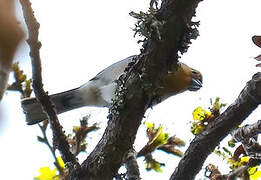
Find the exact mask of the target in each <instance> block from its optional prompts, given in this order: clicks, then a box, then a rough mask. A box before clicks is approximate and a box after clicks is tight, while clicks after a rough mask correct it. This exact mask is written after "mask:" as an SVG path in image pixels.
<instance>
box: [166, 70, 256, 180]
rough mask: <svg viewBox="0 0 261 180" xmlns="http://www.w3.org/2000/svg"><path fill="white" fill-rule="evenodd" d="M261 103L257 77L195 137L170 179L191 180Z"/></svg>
mask: <svg viewBox="0 0 261 180" xmlns="http://www.w3.org/2000/svg"><path fill="white" fill-rule="evenodd" d="M260 103H261V73H257V74H255V75H254V76H253V77H252V80H250V81H249V82H248V83H247V85H246V86H245V88H244V89H243V90H242V91H241V93H240V94H239V96H238V98H237V99H236V100H235V102H234V103H233V104H231V105H230V106H229V107H228V108H227V109H226V110H225V112H223V113H222V114H221V115H220V116H219V117H217V119H216V120H215V122H214V123H213V124H211V125H210V127H208V128H207V129H206V130H205V131H204V132H202V134H200V135H198V136H196V137H195V138H194V140H193V141H192V142H191V144H190V146H189V148H188V149H187V151H186V152H185V155H184V157H183V158H182V159H181V161H180V162H179V165H178V167H177V168H176V170H175V171H174V173H173V174H172V176H171V178H170V179H175V180H183V179H187V180H189V179H194V177H195V175H196V174H197V173H198V172H199V170H200V168H201V167H202V165H203V163H204V161H205V159H206V158H207V156H208V155H209V154H210V153H211V152H212V151H213V150H214V148H215V147H216V146H217V145H218V143H219V142H220V141H221V140H222V139H223V138H224V137H226V136H227V135H228V134H229V133H230V131H231V130H233V129H234V128H235V127H237V126H238V125H239V124H241V123H242V122H243V120H244V119H246V118H247V117H248V115H249V114H250V113H251V112H252V111H253V110H255V109H256V107H257V106H258V105H259V104H260Z"/></svg>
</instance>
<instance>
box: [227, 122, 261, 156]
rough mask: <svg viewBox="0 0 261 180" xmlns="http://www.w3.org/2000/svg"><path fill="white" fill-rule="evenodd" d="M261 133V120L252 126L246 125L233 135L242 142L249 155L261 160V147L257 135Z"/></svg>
mask: <svg viewBox="0 0 261 180" xmlns="http://www.w3.org/2000/svg"><path fill="white" fill-rule="evenodd" d="M260 133H261V120H259V121H257V122H256V123H254V124H251V125H245V126H243V127H241V128H238V129H236V130H234V131H233V132H232V133H231V135H232V137H233V138H234V139H235V140H236V141H237V142H241V143H242V145H243V147H244V150H245V151H246V153H247V155H253V156H255V157H259V158H261V146H260V144H259V143H258V141H257V135H258V134H260Z"/></svg>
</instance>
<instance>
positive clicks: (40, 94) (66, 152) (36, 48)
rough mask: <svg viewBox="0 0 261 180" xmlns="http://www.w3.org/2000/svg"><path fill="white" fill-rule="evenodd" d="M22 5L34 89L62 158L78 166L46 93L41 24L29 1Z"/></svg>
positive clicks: (22, 0) (21, 0) (24, 1)
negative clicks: (41, 51)
mask: <svg viewBox="0 0 261 180" xmlns="http://www.w3.org/2000/svg"><path fill="white" fill-rule="evenodd" d="M20 3H21V5H22V9H23V13H24V19H25V22H26V25H27V28H28V33H29V38H28V40H27V43H28V45H29V46H30V57H31V60H32V71H33V73H32V76H33V77H32V79H33V85H32V86H33V89H34V93H35V96H36V98H37V100H38V101H39V102H40V103H41V105H42V107H43V109H44V111H45V112H46V113H47V115H48V118H49V121H50V125H51V129H52V131H53V140H54V144H55V146H57V148H58V149H59V150H60V152H61V154H62V158H63V160H64V161H65V162H71V163H72V164H73V165H74V164H77V161H76V159H75V157H74V156H73V154H72V153H71V152H70V148H69V144H68V142H67V140H66V138H67V137H66V136H65V134H64V132H63V130H62V126H61V125H60V123H59V121H58V118H57V115H56V112H55V110H54V105H53V103H52V102H51V100H50V98H49V96H48V95H47V94H46V93H45V91H44V89H43V84H42V75H41V72H42V69H41V58H40V48H41V43H40V42H39V41H38V34H39V27H40V24H39V23H38V22H37V20H36V18H35V17H34V12H33V10H32V7H31V3H30V1H29V0H20Z"/></svg>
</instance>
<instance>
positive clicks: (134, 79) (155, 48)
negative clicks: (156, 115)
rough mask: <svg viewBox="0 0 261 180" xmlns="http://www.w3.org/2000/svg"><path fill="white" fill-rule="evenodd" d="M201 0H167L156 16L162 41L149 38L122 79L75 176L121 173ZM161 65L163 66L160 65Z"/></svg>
mask: <svg viewBox="0 0 261 180" xmlns="http://www.w3.org/2000/svg"><path fill="white" fill-rule="evenodd" d="M199 2H200V0H186V1H184V0H163V1H162V6H161V8H160V9H159V11H158V13H157V14H156V15H155V17H156V18H157V20H158V21H161V22H162V23H163V26H162V29H161V31H160V33H161V34H160V35H161V40H153V39H147V41H146V44H144V49H143V50H142V53H141V54H140V55H139V56H137V61H136V62H135V63H134V65H132V66H129V68H128V72H127V74H126V75H124V76H122V77H121V78H120V80H118V89H117V91H116V100H115V101H114V103H113V104H112V107H111V109H110V114H109V122H108V126H107V128H106V130H105V132H104V134H103V137H102V139H101V140H100V141H99V143H98V144H97V146H96V147H95V149H94V150H93V152H92V153H91V154H90V155H89V157H88V158H87V159H86V160H85V161H84V162H83V164H82V167H81V169H80V170H78V171H75V172H73V173H72V176H71V177H72V179H75V177H78V178H79V179H82V180H86V179H88V180H92V179H95V180H99V179H101V180H109V179H112V177H113V176H114V175H116V174H117V172H118V169H119V168H120V166H121V165H122V162H123V159H124V156H125V155H126V153H127V152H128V150H130V149H131V148H132V145H133V143H134V140H135V137H136V133H137V130H138V127H139V126H140V123H141V121H142V118H143V116H144V113H145V111H146V109H147V108H149V107H150V106H151V104H152V101H153V100H154V97H155V94H156V93H155V92H157V88H158V86H157V84H158V83H159V81H160V78H161V77H162V76H163V75H164V74H166V73H167V71H168V69H170V68H173V67H174V68H175V67H176V64H177V62H178V52H182V53H183V52H184V51H186V49H187V48H188V44H189V43H190V38H191V37H190V36H191V30H192V28H191V26H192V24H193V23H192V22H191V18H192V17H193V16H194V14H195V9H196V7H197V5H198V3H199ZM159 67H160V68H159Z"/></svg>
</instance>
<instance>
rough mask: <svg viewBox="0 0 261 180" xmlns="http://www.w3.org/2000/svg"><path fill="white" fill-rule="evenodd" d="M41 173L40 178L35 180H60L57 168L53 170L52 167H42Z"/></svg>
mask: <svg viewBox="0 0 261 180" xmlns="http://www.w3.org/2000/svg"><path fill="white" fill-rule="evenodd" d="M39 172H40V176H37V177H35V178H34V179H35V180H59V176H58V175H57V169H56V168H55V169H54V170H51V169H50V167H42V168H40V170H39Z"/></svg>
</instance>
